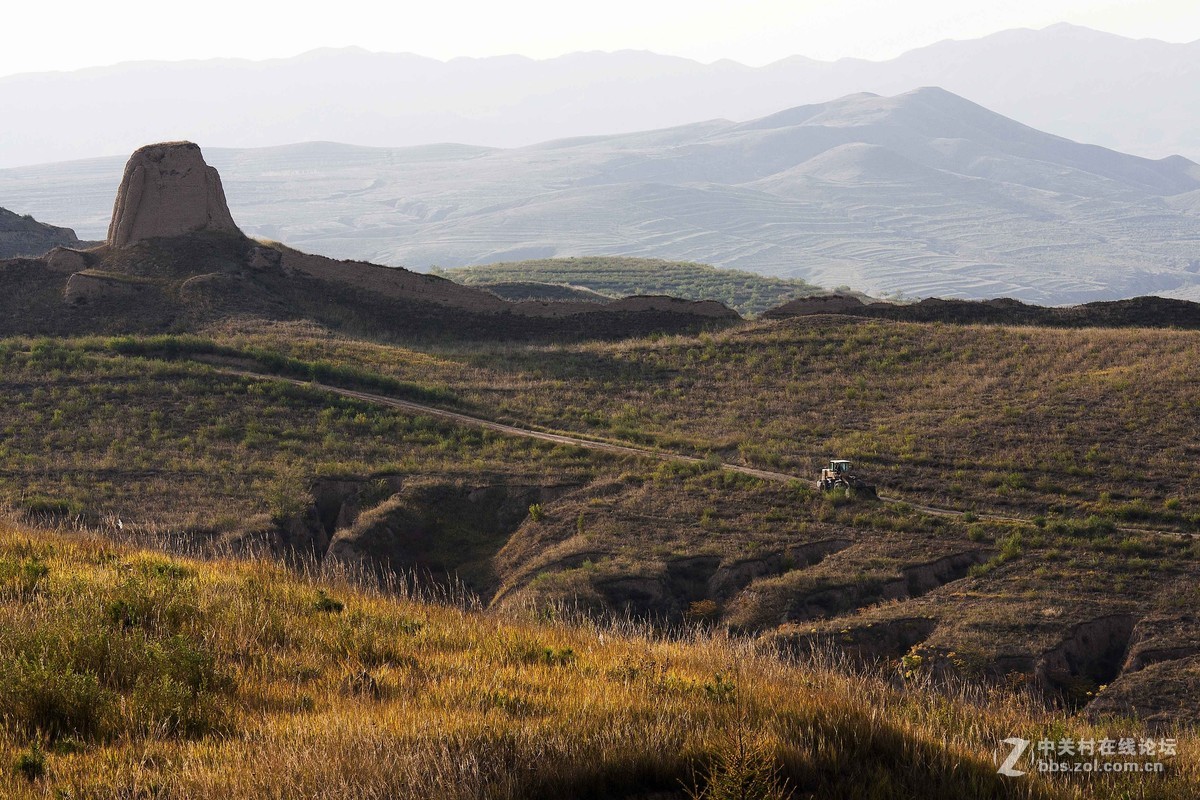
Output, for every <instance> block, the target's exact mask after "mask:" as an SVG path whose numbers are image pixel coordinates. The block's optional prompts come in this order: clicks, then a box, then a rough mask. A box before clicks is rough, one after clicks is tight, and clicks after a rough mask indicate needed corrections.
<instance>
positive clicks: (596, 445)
mask: <svg viewBox="0 0 1200 800" xmlns="http://www.w3.org/2000/svg"><path fill="white" fill-rule="evenodd" d="M210 366H211V364H210ZM214 369H216V371H217V372H221V373H223V374H225V375H235V376H237V377H240V378H248V379H251V380H262V381H282V382H283V383H290V384H293V385H295V386H304V387H308V388H313V389H321V390H322V391H326V392H331V393H333V394H337V395H341V396H342V397H351V398H354V399H355V400H362V401H364V402H367V403H374V404H376V405H381V406H387V407H389V408H396V409H399V410H401V411H408V412H412V413H414V414H421V415H422V416H426V417H436V418H438V419H445V420H449V421H451V422H457V423H459V424H461V425H469V426H471V427H475V428H482V429H484V430H489V431H495V432H496V433H503V434H506V435H509V436H521V437H524V438H526V439H537V440H538V441H543V442H551V443H553V444H566V445H572V446H574V447H586V448H587V449H589V450H599V451H600V452H604V453H616V454H619V455H627V456H637V457H639V458H653V459H657V460H659V461H681V462H684V463H687V464H705V463H710V462H709V461H708V460H707V459H703V458H697V457H696V456H686V455H683V454H681V453H670V452H664V451H661V450H647V449H644V448H641V447H633V446H631V445H626V444H612V443H611V442H603V441H597V440H595V439H584V438H580V437H578V436H569V435H566V434H561V433H547V432H545V431H536V430H532V429H529V428H519V427H517V426H516V425H506V424H504V423H502V422H494V421H492V420H490V419H484V418H483V417H474V416H471V415H470V414H462V413H459V412H457V411H446V410H445V409H441V408H437V407H435V406H427V405H423V404H421V403H414V402H412V401H411V400H398V399H396V398H394V397H388V396H387V395H382V394H372V393H371V392H360V391H356V390H354V389H343V388H342V387H340V386H330V385H329V384H326V383H317V382H315V381H304V380H300V379H298V378H286V377H282V376H279V375H266V374H263V373H259V372H249V371H247V370H240V369H228V368H223V367H214ZM721 468H722V469H727V470H729V471H730V472H740V473H741V474H743V475H750V476H753V477H755V478H761V479H762V480H766V481H773V482H775V483H792V482H796V481H799V482H801V483H806V484H807V483H810V480H809V479H806V478H802V477H800V476H798V475H789V474H787V473H786V472H772V471H771V470H766V469H755V468H754V467H746V466H743V465H741V464H729V463H727V462H724V461H723V462H721ZM878 497H879V499H880V500H881V501H882V502H884V503H893V504H895V503H907V504H908V505H909V506H911V507H912V508H913V509H914V510H916V511H920V512H922V513H924V514H933V515H935V516H940V517H961V516H963V515H964V514H965V513H966V512H964V511H956V510H954V509H951V508H938V507H937V506H927V505H921V504H919V503H913V502H911V501H907V500H904V499H902V498H899V497H892V496H888V495H883V494H881V495H879V496H878ZM975 517H976V518H978V519H981V520H989V521H992V522H1029V520H1027V519H1022V518H1020V517H1006V516H1002V515H999V514H983V513H976V514H975ZM1118 530H1120V531H1124V532H1127V533H1147V534H1153V535H1159V536H1175V537H1180V536H1183V537H1190V536H1195V535H1196V534H1188V533H1178V532H1176V531H1161V530H1150V529H1147V528H1125V527H1122V528H1118Z"/></svg>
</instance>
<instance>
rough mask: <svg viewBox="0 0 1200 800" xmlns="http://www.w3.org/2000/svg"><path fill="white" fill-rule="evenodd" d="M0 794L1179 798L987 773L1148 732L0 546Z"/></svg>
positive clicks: (372, 595)
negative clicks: (1034, 750)
mask: <svg viewBox="0 0 1200 800" xmlns="http://www.w3.org/2000/svg"><path fill="white" fill-rule="evenodd" d="M0 619H2V624H0V678H2V679H0V717H2V720H3V727H2V729H0V762H2V763H3V764H5V765H6V766H5V769H4V770H3V771H0V794H3V795H4V796H5V797H12V798H23V797H29V798H35V797H70V798H85V797H87V798H151V797H153V798H211V797H277V798H301V797H314V796H321V797H327V798H394V797H411V798H437V799H438V800H443V799H444V798H481V797H487V798H562V797H580V798H585V797H594V798H618V797H622V798H633V797H642V798H649V797H658V798H676V797H677V798H684V797H692V798H695V797H704V798H711V799H712V800H716V798H748V797H755V798H783V797H793V798H805V797H812V798H817V797H819V798H836V797H844V798H909V797H911V798H947V799H950V798H954V799H955V800H957V798H966V797H970V798H989V797H991V798H1114V797H1137V798H1163V799H1164V800H1166V799H1167V798H1172V799H1174V798H1181V797H1189V796H1194V795H1195V794H1196V793H1197V792H1200V769H1198V767H1197V764H1198V761H1197V750H1196V748H1195V741H1194V739H1189V738H1182V737H1181V740H1180V742H1179V750H1178V753H1177V755H1176V756H1173V757H1169V758H1166V759H1164V760H1165V761H1166V762H1167V769H1166V771H1165V772H1164V773H1163V774H1161V775H1155V776H1150V777H1147V776H1137V775H1124V776H1122V775H1095V776H1085V777H1080V778H1072V777H1061V776H1054V777H1052V776H1046V775H1037V774H1031V775H1029V776H1025V777H1022V778H1004V777H1001V776H999V775H997V774H996V767H995V762H994V760H993V753H994V751H995V750H996V748H997V743H998V741H999V740H1000V739H1003V738H1006V737H1008V736H1022V737H1025V738H1028V739H1032V740H1038V739H1042V738H1054V739H1056V740H1057V739H1062V738H1075V739H1078V738H1096V739H1100V738H1104V737H1108V736H1115V735H1118V734H1119V735H1120V736H1122V737H1135V736H1148V735H1151V734H1148V733H1147V732H1146V731H1144V730H1143V729H1142V728H1141V727H1140V726H1139V725H1138V724H1137V723H1135V722H1132V721H1128V720H1120V719H1111V720H1107V721H1103V722H1099V723H1087V722H1084V721H1081V720H1067V719H1064V718H1062V717H1061V716H1060V715H1058V714H1053V713H1047V712H1045V711H1043V710H1040V709H1039V707H1038V705H1037V703H1036V702H1034V701H1033V700H1031V698H1030V697H1029V696H1027V695H1023V694H1021V693H1019V692H1010V691H1005V690H1002V689H995V690H992V691H981V690H971V689H966V688H964V689H961V690H958V691H940V692H939V691H935V690H934V689H933V688H931V686H929V685H926V684H923V683H922V682H920V681H913V682H909V683H908V684H904V683H897V682H896V681H895V680H883V679H881V678H879V677H873V676H871V675H869V674H863V673H854V672H852V671H848V670H847V669H846V668H845V667H844V666H838V665H836V664H834V663H833V662H825V663H820V662H813V663H807V664H803V665H801V664H796V665H788V664H786V663H784V662H781V661H780V660H778V659H777V658H775V657H773V656H772V655H770V654H769V653H764V652H763V651H761V650H760V649H758V648H757V647H756V646H754V645H753V644H752V643H751V642H749V641H746V640H739V639H730V638H726V637H724V636H720V635H707V634H704V633H703V632H702V631H697V632H695V635H694V636H691V637H687V638H686V639H678V638H677V639H670V640H668V639H662V638H657V637H655V636H653V635H650V634H649V633H647V632H646V631H645V630H639V629H637V628H635V627H632V626H629V625H625V626H617V627H611V626H597V625H595V624H590V623H586V622H585V623H578V622H576V623H566V622H555V621H544V620H543V621H532V620H529V619H526V618H523V617H520V616H507V615H496V614H487V615H485V614H482V613H480V612H478V611H475V610H471V609H469V608H462V607H454V606H449V605H446V604H430V603H428V602H423V601H422V600H421V599H420V598H419V597H415V596H413V595H411V594H408V593H404V592H398V593H396V592H393V593H390V594H389V593H386V592H381V591H379V590H378V589H371V588H365V587H364V585H363V584H362V583H361V582H358V581H353V580H351V579H350V578H349V576H347V575H345V574H335V573H328V572H327V573H326V574H320V572H319V571H318V572H315V573H314V572H309V573H308V574H307V575H305V574H299V573H296V572H290V571H288V570H286V569H284V568H283V567H281V566H280V565H279V564H278V563H276V562H273V561H266V560H251V561H236V560H228V559H218V560H215V561H196V560H191V559H187V558H181V557H173V556H168V555H164V554H163V553H161V552H149V551H145V550H139V549H137V548H135V547H131V546H125V545H120V544H114V543H113V541H112V540H111V539H109V538H99V537H95V536H89V535H86V534H79V533H66V532H59V533H52V532H48V531H42V530H33V529H29V528H20V527H14V526H12V525H7V524H6V525H4V526H3V529H2V530H0Z"/></svg>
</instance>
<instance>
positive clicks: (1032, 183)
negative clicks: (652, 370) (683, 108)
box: [0, 88, 1200, 304]
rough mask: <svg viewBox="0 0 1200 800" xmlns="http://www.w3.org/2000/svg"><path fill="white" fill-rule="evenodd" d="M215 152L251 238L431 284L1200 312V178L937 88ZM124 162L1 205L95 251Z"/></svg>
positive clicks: (13, 173)
mask: <svg viewBox="0 0 1200 800" xmlns="http://www.w3.org/2000/svg"><path fill="white" fill-rule="evenodd" d="M205 153H206V156H207V157H208V161H209V162H210V163H211V164H213V165H214V166H216V167H217V168H218V169H219V170H220V172H221V175H222V177H223V179H224V183H225V190H226V194H227V196H228V198H229V203H230V206H231V208H232V210H233V213H234V216H235V218H236V219H237V220H238V221H239V223H240V224H241V226H242V228H243V229H244V230H245V231H246V232H247V233H250V234H254V235H258V236H262V237H266V238H272V239H279V240H281V241H283V242H285V243H287V244H290V245H293V246H295V247H297V248H300V249H302V250H306V251H310V252H315V253H321V254H325V255H331V256H336V257H343V258H349V257H353V258H361V259H369V260H372V261H378V262H381V263H385V264H393V265H403V266H407V267H410V268H416V269H426V268H429V267H430V266H434V265H437V266H442V267H453V266H462V265H469V264H479V263H489V262H496V261H513V260H522V259H531V258H546V257H553V256H571V255H628V256H644V257H653V258H665V259H674V260H688V261H698V262H704V263H710V264H714V265H716V266H722V267H734V268H739V269H745V270H751V271H755V272H760V273H763V274H769V275H785V276H794V277H799V278H804V279H805V280H809V281H811V282H813V283H816V284H819V285H822V286H827V287H833V286H839V285H849V286H851V287H853V288H855V289H858V290H862V291H865V292H867V293H869V294H875V295H881V294H885V293H890V292H897V291H899V292H904V293H906V294H909V295H920V296H924V295H941V296H957V297H995V296H1001V295H1007V296H1012V297H1017V298H1020V299H1023V300H1027V301H1033V302H1040V303H1055V304H1057V303H1070V302H1081V301H1088V300H1097V299H1113V298H1120V297H1130V296H1134V295H1140V294H1161V295H1165V296H1172V297H1180V298H1186V299H1194V300H1200V201H1197V197H1200V166H1197V165H1196V164H1194V163H1192V162H1190V161H1188V160H1187V159H1184V158H1181V157H1178V156H1175V157H1170V158H1165V159H1162V160H1150V159H1145V158H1140V157H1136V156H1130V155H1125V154H1122V153H1118V152H1115V151H1112V150H1107V149H1105V148H1102V147H1097V146H1095V145H1084V144H1077V143H1075V142H1072V141H1069V140H1067V139H1063V138H1060V137H1057V136H1053V135H1050V134H1047V133H1043V132H1040V131H1037V130H1035V129H1033V128H1030V127H1027V126H1025V125H1022V124H1020V123H1017V122H1014V121H1013V120H1010V119H1007V118H1005V117H1003V116H1001V115H999V114H996V113H993V112H991V111H988V110H987V109H985V108H983V107H981V106H979V105H976V104H975V103H972V102H969V101H967V100H965V99H963V98H961V97H958V96H956V95H954V94H951V93H950V92H947V91H945V90H942V89H936V88H926V89H920V90H916V91H912V92H908V93H905V94H901V95H898V96H895V97H879V96H876V95H871V94H856V95H852V96H849V97H845V98H842V99H839V100H836V101H832V102H829V103H822V104H816V105H809V106H802V107H797V108H792V109H789V110H787V111H783V112H780V113H776V114H773V115H770V116H767V117H763V118H761V119H758V120H754V121H750V122H744V123H734V122H703V123H697V124H692V125H686V126H680V127H675V128H668V129H662V130H655V131H648V132H641V133H635V134H624V135H613V136H596V137H588V138H576V139H567V140H559V141H553V142H547V143H543V144H539V145H534V146H529V147H522V148H514V149H489V148H480V147H469V146H464V145H441V146H426V147H414V148H363V147H353V146H348V145H339V144H329V143H311V144H304V145H292V146H286V147H275V148H265V149H247V150H221V149H213V148H206V151H205ZM123 162H124V158H123V157H122V158H115V159H96V160H90V161H84V162H75V163H70V164H58V165H52V166H48V167H29V168H22V169H15V170H0V198H2V199H3V200H4V201H5V202H6V204H8V205H9V206H11V207H13V208H17V209H20V210H22V211H24V212H31V213H34V214H36V215H37V216H38V217H39V218H41V219H48V220H52V221H55V222H59V223H62V222H69V223H71V224H72V225H73V226H74V227H75V228H76V229H77V230H78V231H79V232H80V233H81V235H84V236H95V235H98V234H100V233H101V232H102V231H103V229H104V227H105V226H106V225H107V221H108V214H109V211H110V209H111V202H112V199H111V198H112V196H113V192H114V191H115V189H116V186H117V183H118V181H119V178H120V171H121V168H122V164H123Z"/></svg>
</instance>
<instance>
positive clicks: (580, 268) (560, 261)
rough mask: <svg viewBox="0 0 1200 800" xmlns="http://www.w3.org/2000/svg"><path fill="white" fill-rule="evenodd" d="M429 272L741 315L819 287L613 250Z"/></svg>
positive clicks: (477, 282)
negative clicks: (710, 306) (723, 308)
mask: <svg viewBox="0 0 1200 800" xmlns="http://www.w3.org/2000/svg"><path fill="white" fill-rule="evenodd" d="M434 272H435V273H436V274H439V275H442V276H444V277H447V278H450V279H452V280H455V281H458V282H459V283H465V284H468V285H471V286H483V287H486V286H488V285H490V284H506V283H548V284H555V285H562V286H574V287H580V288H583V289H590V290H592V291H594V292H599V293H600V294H603V295H608V296H609V297H627V296H629V295H634V294H668V295H672V296H673V297H681V298H684V299H686V300H717V301H719V302H721V303H724V304H725V305H727V306H729V307H730V308H732V309H733V310H735V311H737V312H738V313H739V314H742V315H743V316H756V315H758V314H761V313H762V312H764V311H766V310H767V309H769V308H774V307H775V306H777V305H780V304H782V303H786V302H787V301H788V300H792V299H794V298H796V297H804V296H807V295H810V294H816V293H817V292H820V291H821V290H820V289H819V288H818V287H816V286H813V285H812V284H809V283H805V282H804V281H802V280H798V279H789V278H771V277H767V276H765V275H757V274H754V273H751V272H740V271H738V270H731V269H717V268H716V267H710V266H709V265H707V264H694V263H691V262H688V261H663V260H661V259H655V258H621V257H615V256H581V257H579V258H548V259H542V260H537V261H514V262H508V263H503V264H486V265H483V266H478V267H459V268H457V269H448V270H434Z"/></svg>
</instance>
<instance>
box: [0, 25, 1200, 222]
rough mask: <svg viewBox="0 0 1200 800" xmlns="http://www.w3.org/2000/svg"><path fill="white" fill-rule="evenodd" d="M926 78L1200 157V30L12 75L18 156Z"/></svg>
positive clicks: (1058, 28)
mask: <svg viewBox="0 0 1200 800" xmlns="http://www.w3.org/2000/svg"><path fill="white" fill-rule="evenodd" d="M921 86H942V87H944V88H946V89H948V90H950V91H952V92H955V93H957V94H960V95H962V96H964V97H969V98H971V99H972V100H974V101H976V102H978V103H981V104H983V105H985V106H987V107H988V108H991V109H993V110H995V111H997V112H999V113H1001V114H1005V115H1007V116H1009V117H1012V118H1014V119H1017V120H1020V121H1021V122H1023V123H1025V124H1028V125H1032V126H1034V127H1037V128H1039V129H1041V130H1046V131H1049V132H1051V133H1055V134H1058V135H1060V136H1066V137H1068V138H1071V139H1075V140H1077V141H1083V142H1089V143H1094V144H1100V145H1104V146H1106V147H1112V148H1115V149H1118V150H1122V151H1125V152H1131V153H1136V154H1138V155H1143V156H1147V157H1154V158H1160V157H1164V156H1168V155H1172V154H1176V153H1178V154H1182V155H1185V156H1188V157H1190V158H1193V159H1197V160H1200V42H1196V43H1192V44H1168V43H1164V42H1159V41H1153V40H1132V39H1126V38H1122V37H1120V36H1114V35H1111V34H1105V33H1098V32H1096V31H1092V30H1088V29H1086V28H1079V27H1074V26H1070V25H1055V26H1053V27H1050V28H1046V29H1045V30H1040V31H1031V30H1012V31H1006V32H1003V33H997V34H994V35H992V36H988V37H985V38H982V39H975V40H971V41H962V42H955V41H946V42H942V43H939V44H935V45H931V46H929V47H925V48H921V49H919V50H914V51H912V52H909V53H907V54H905V55H902V56H900V57H898V58H895V59H892V60H890V61H885V62H870V61H862V60H857V59H844V60H841V61H837V62H832V63H829V62H819V61H813V60H810V59H806V58H803V57H799V56H797V57H793V58H788V59H785V60H782V61H779V62H776V63H774V64H770V65H768V66H764V67H761V68H751V67H747V66H745V65H742V64H738V63H735V62H732V61H718V62H716V63H713V64H701V63H698V62H695V61H690V60H688V59H683V58H676V57H672V56H662V55H656V54H654V53H647V52H632V51H623V52H616V53H574V54H571V55H566V56H562V57H560V58H554V59H549V60H544V61H534V60H531V59H528V58H524V57H518V56H506V57H497V58H482V59H468V58H460V59H454V60H452V61H448V62H441V61H436V60H433V59H429V58H423V57H420V56H416V55H412V54H404V53H400V54H397V53H369V52H366V51H364V50H359V49H353V48H351V49H343V50H318V51H313V52H310V53H306V54H304V55H301V56H297V57H294V58H288V59H277V60H269V61H247V60H211V61H188V62H137V63H127V64H119V65H116V66H111V67H102V68H95V69H87V70H81V71H77V72H69V73H40V74H27V75H16V76H10V77H6V78H0V108H2V109H4V113H5V119H6V120H8V121H10V124H6V125H4V126H2V127H0V167H6V166H17V165H22V164H33V163H42V162H53V161H61V160H64V159H75V158H87V157H92V156H99V155H106V154H121V155H124V154H127V153H128V152H129V151H130V150H132V149H133V148H134V147H137V146H140V145H142V144H145V143H146V142H148V141H165V140H171V139H181V138H186V139H191V140H193V141H199V142H203V143H205V144H206V145H207V146H208V147H209V148H212V147H214V146H229V147H261V146H271V145H279V144H285V143H292V142H303V141H339V142H350V143H354V144H360V145H371V146H383V147H398V146H407V145H419V144H430V143H435V142H461V143H466V144H472V145H482V146H495V147H516V146H522V145H528V144H533V143H535V142H540V141H546V140H549V139H555V138H561V137H568V136H580V135H594V134H612V133H622V132H631V131H638V130H649V129H654V128H662V127H670V126H676V125H681V124H687V123H691V122H694V121H696V120H702V119H716V118H724V119H731V120H739V121H740V120H747V119H753V118H756V117H761V116H763V115H765V114H769V113H771V112H773V111H777V110H778V109H781V108H788V107H791V106H796V105H801V104H805V103H817V102H825V101H828V100H832V99H835V98H837V97H841V96H844V95H847V94H851V93H855V92H862V91H869V92H874V93H877V94H884V95H891V94H897V93H902V92H906V91H910V90H912V89H915V88H919V87H921ZM14 120H19V123H20V124H12V122H11V121H14ZM2 200H3V198H0V201H2Z"/></svg>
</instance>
